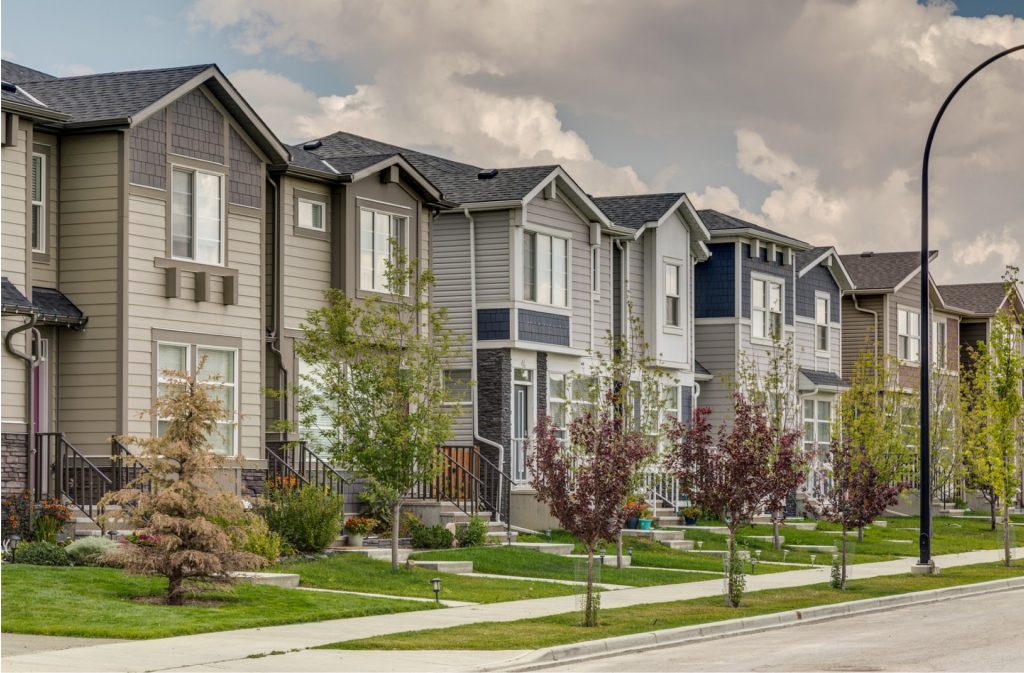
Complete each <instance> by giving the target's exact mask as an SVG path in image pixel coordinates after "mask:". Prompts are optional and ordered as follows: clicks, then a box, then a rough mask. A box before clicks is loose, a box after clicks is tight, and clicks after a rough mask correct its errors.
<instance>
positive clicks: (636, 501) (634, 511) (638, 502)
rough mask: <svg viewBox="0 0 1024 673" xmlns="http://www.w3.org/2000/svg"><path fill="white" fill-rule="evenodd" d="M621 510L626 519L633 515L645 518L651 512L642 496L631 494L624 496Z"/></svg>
mask: <svg viewBox="0 0 1024 673" xmlns="http://www.w3.org/2000/svg"><path fill="white" fill-rule="evenodd" d="M623 511H624V512H625V514H626V518H627V519H632V518H633V517H636V518H638V519H646V518H648V517H649V516H650V514H651V510H650V509H649V508H648V507H647V503H646V502H644V500H643V499H642V498H638V497H636V496H632V495H631V496H629V497H628V498H626V506H625V507H623Z"/></svg>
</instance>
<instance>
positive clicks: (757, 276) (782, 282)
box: [748, 271, 786, 344]
mask: <svg viewBox="0 0 1024 673" xmlns="http://www.w3.org/2000/svg"><path fill="white" fill-rule="evenodd" d="M755 280H759V281H762V282H764V283H765V289H766V290H767V291H768V297H767V298H766V305H765V307H764V309H763V310H764V312H765V316H766V318H767V317H768V316H771V315H772V313H773V311H771V310H770V309H769V308H768V306H767V302H769V301H770V299H771V292H770V290H768V285H769V284H772V283H774V284H775V285H778V286H779V299H780V300H781V302H782V305H781V306H780V308H781V310H780V311H779V316H780V317H781V319H780V320H779V338H780V339H782V338H783V337H784V334H785V332H786V279H785V278H782V277H780V276H773V275H771V274H767V273H758V272H756V271H751V272H750V317H749V318H748V320H749V321H750V341H751V343H759V344H770V343H772V336H771V333H770V332H767V333H766V334H765V336H763V337H761V336H754V311H755V310H756V309H755V308H754V281H755ZM768 328H770V325H768V324H766V325H765V329H766V330H768Z"/></svg>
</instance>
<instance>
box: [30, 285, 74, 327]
mask: <svg viewBox="0 0 1024 673" xmlns="http://www.w3.org/2000/svg"><path fill="white" fill-rule="evenodd" d="M32 305H33V307H34V308H35V310H36V313H38V314H39V319H40V321H41V322H44V323H58V324H62V325H72V326H81V325H84V324H85V322H86V318H85V314H84V313H82V310H81V309H79V308H78V307H77V306H75V304H74V303H73V302H72V301H71V300H70V299H68V298H67V297H66V296H64V293H63V292H61V291H60V290H55V289H53V288H52V287H33V288H32Z"/></svg>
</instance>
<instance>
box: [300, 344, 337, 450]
mask: <svg viewBox="0 0 1024 673" xmlns="http://www.w3.org/2000/svg"><path fill="white" fill-rule="evenodd" d="M298 373H299V377H298V379H299V383H300V384H301V386H302V388H300V391H307V392H308V394H309V395H310V396H311V397H312V398H313V399H314V400H318V401H323V402H326V401H327V398H326V395H327V385H326V384H325V383H324V375H323V370H322V367H320V368H318V367H317V366H315V365H311V364H309V363H308V362H306V361H305V360H302V359H300V360H299V361H298ZM310 406H311V407H312V409H310V412H309V413H304V414H303V413H300V414H298V416H299V418H298V419H297V420H298V423H299V436H300V437H302V439H303V440H305V442H306V445H307V446H308V447H309V448H310V449H312V450H313V451H314V452H315V453H316V454H317V455H318V456H320V457H322V458H328V457H329V453H330V443H331V440H332V435H333V436H335V437H341V430H340V428H337V427H335V425H334V418H335V417H334V416H333V415H332V414H331V413H329V411H325V410H324V408H323V407H322V406H321V404H320V403H317V404H313V405H310Z"/></svg>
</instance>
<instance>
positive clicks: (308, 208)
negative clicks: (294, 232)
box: [299, 199, 327, 231]
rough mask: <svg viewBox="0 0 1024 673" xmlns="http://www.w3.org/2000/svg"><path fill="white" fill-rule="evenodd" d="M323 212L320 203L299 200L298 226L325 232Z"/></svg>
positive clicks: (324, 209)
mask: <svg viewBox="0 0 1024 673" xmlns="http://www.w3.org/2000/svg"><path fill="white" fill-rule="evenodd" d="M325 211H326V208H324V204H323V203H322V202H319V201H308V200H306V199H299V226H300V227H301V228H303V229H312V230H313V231H326V230H327V224H326V222H325V218H324V212H325Z"/></svg>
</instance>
